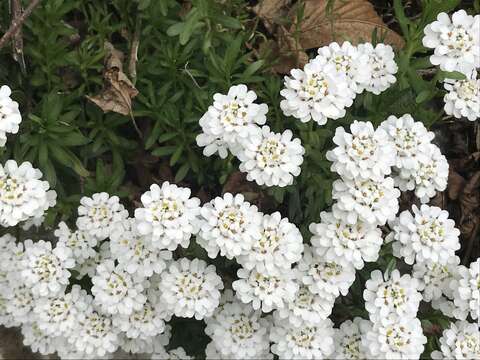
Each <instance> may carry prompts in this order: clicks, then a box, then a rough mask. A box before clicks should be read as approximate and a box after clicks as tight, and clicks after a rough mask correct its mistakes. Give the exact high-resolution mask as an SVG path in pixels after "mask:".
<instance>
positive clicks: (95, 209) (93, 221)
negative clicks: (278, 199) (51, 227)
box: [77, 192, 128, 240]
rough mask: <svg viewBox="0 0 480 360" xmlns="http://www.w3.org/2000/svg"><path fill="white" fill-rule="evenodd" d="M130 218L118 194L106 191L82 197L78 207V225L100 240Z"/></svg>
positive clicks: (80, 228)
mask: <svg viewBox="0 0 480 360" xmlns="http://www.w3.org/2000/svg"><path fill="white" fill-rule="evenodd" d="M127 218H128V211H127V210H125V208H124V207H123V205H122V204H120V199H119V198H118V196H110V195H108V194H107V193H106V192H101V193H96V194H93V195H92V197H86V196H84V197H82V198H81V199H80V206H79V207H78V218H77V227H78V229H79V230H82V231H85V232H87V233H89V234H90V235H91V236H95V237H96V238H97V239H98V240H105V239H106V238H108V237H109V236H110V235H111V234H112V233H113V232H114V231H115V230H116V229H117V227H118V226H121V225H122V224H123V222H124V221H125V220H126V219H127Z"/></svg>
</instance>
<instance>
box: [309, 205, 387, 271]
mask: <svg viewBox="0 0 480 360" xmlns="http://www.w3.org/2000/svg"><path fill="white" fill-rule="evenodd" d="M320 217H321V222H320V223H318V224H316V223H312V224H310V226H309V229H310V232H311V233H312V234H313V236H312V237H311V239H310V242H311V244H312V246H313V249H314V250H315V251H316V252H317V254H318V255H320V256H321V257H323V258H324V259H325V260H327V261H333V262H339V263H347V264H352V265H353V266H354V267H355V268H356V269H358V270H360V269H362V268H363V266H364V262H370V261H376V260H377V259H378V253H379V251H380V247H381V246H382V244H383V238H382V231H381V230H380V229H379V228H378V227H376V226H372V225H370V224H368V223H364V222H362V221H357V223H356V224H348V223H347V222H345V221H344V220H343V219H341V218H336V217H335V216H334V215H333V214H332V213H331V212H325V211H323V212H321V213H320Z"/></svg>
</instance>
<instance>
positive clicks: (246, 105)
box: [197, 84, 268, 158]
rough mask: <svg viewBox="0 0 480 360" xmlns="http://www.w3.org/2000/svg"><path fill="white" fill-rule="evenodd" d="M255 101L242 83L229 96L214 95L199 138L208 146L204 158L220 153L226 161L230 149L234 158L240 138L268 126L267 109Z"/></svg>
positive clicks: (253, 93) (252, 92)
mask: <svg viewBox="0 0 480 360" xmlns="http://www.w3.org/2000/svg"><path fill="white" fill-rule="evenodd" d="M256 99H257V95H256V94H255V92H254V91H252V90H248V88H247V86H245V85H243V84H241V85H234V86H232V87H231V88H230V89H229V90H228V94H227V95H223V94H215V95H214V96H213V100H214V102H213V105H211V106H210V107H209V108H208V111H207V112H206V113H205V114H204V115H203V116H202V118H201V119H200V126H201V127H202V131H203V133H202V134H200V135H198V136H197V144H198V145H199V146H202V147H203V146H205V149H204V150H203V153H204V155H205V156H210V155H212V154H214V153H215V152H217V151H218V152H219V155H220V157H222V158H225V157H226V156H227V150H230V151H232V152H233V153H234V155H235V154H236V152H237V151H236V149H238V147H239V142H240V141H241V139H245V138H248V137H249V136H250V135H252V133H254V132H256V131H257V127H258V125H263V124H265V121H266V114H267V112H268V106H267V105H266V104H256V103H254V101H255V100H256Z"/></svg>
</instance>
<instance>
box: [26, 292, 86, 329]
mask: <svg viewBox="0 0 480 360" xmlns="http://www.w3.org/2000/svg"><path fill="white" fill-rule="evenodd" d="M86 299H87V292H86V291H85V290H82V289H81V288H80V286H79V285H73V286H72V289H71V290H70V292H69V293H66V294H57V295H55V296H54V297H42V298H40V299H38V300H37V301H36V303H35V307H34V309H33V311H34V313H35V315H36V317H37V325H38V328H39V329H40V330H41V331H42V332H43V333H44V334H46V335H49V336H52V337H55V336H62V335H65V336H68V335H69V334H70V332H71V331H75V330H76V327H77V314H78V312H81V311H85V310H86V309H87V306H88V302H87V300H86Z"/></svg>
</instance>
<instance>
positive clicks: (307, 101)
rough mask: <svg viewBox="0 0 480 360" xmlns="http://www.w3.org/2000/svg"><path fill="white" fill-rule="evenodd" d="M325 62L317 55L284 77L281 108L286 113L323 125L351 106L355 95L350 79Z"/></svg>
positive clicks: (339, 115)
mask: <svg viewBox="0 0 480 360" xmlns="http://www.w3.org/2000/svg"><path fill="white" fill-rule="evenodd" d="M326 65H327V62H326V59H324V58H316V59H313V60H311V61H310V62H309V63H308V64H306V65H305V67H304V69H303V70H300V69H292V70H291V71H290V75H291V77H288V76H285V88H284V89H282V90H281V91H280V95H282V96H283V97H284V100H282V101H281V102H280V108H281V109H282V111H283V113H284V114H285V115H286V116H293V117H295V118H297V119H300V121H302V122H308V121H310V120H312V119H313V121H315V122H316V123H318V124H319V125H325V124H326V123H327V120H328V119H329V118H330V119H339V118H341V117H344V116H345V113H346V110H345V108H347V107H349V106H351V105H352V103H353V98H354V97H355V93H354V92H353V91H352V90H351V89H350V86H349V85H350V83H351V80H350V79H348V78H347V77H346V75H344V74H339V73H338V72H336V71H334V70H333V69H329V67H328V66H326Z"/></svg>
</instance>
